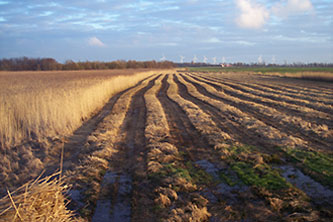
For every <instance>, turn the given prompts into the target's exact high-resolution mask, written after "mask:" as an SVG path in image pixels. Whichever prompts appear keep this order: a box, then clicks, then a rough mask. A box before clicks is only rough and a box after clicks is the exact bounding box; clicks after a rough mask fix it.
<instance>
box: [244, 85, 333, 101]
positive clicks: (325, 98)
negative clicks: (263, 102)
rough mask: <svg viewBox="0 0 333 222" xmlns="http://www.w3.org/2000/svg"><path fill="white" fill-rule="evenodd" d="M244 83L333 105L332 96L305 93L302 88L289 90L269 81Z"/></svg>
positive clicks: (252, 86)
mask: <svg viewBox="0 0 333 222" xmlns="http://www.w3.org/2000/svg"><path fill="white" fill-rule="evenodd" d="M241 84H242V85H245V86H248V87H250V88H253V89H258V90H262V91H265V92H270V93H276V94H285V95H287V96H290V97H293V98H297V99H301V100H306V101H309V102H318V101H320V102H321V103H323V104H325V105H333V102H332V96H324V95H320V93H311V94H309V93H304V92H302V91H301V90H298V91H291V90H288V88H285V87H283V86H276V85H272V84H269V83H259V84H256V83H252V84H246V83H241Z"/></svg>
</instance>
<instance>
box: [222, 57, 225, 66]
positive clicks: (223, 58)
mask: <svg viewBox="0 0 333 222" xmlns="http://www.w3.org/2000/svg"><path fill="white" fill-rule="evenodd" d="M222 63H223V64H224V63H225V57H224V56H223V57H222Z"/></svg>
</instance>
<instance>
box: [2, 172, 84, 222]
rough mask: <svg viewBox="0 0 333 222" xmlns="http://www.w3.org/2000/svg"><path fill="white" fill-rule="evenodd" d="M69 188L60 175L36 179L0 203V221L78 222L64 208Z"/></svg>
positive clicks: (77, 219)
mask: <svg viewBox="0 0 333 222" xmlns="http://www.w3.org/2000/svg"><path fill="white" fill-rule="evenodd" d="M67 190H68V187H67V186H66V185H64V183H63V180H61V175H60V172H58V173H55V174H53V175H51V176H48V177H46V178H43V179H40V178H37V179H36V180H35V181H31V182H29V183H27V184H25V185H23V186H22V187H20V188H19V189H17V190H16V191H14V192H13V193H10V192H9V191H8V196H6V197H4V198H2V199H1V200H0V221H13V222H16V221H19V222H23V221H45V222H51V221H54V222H60V221H61V222H65V221H80V219H79V218H76V219H74V213H73V212H72V211H70V210H68V209H67V207H66V205H67V203H68V201H67V198H66V195H65V194H66V191H67Z"/></svg>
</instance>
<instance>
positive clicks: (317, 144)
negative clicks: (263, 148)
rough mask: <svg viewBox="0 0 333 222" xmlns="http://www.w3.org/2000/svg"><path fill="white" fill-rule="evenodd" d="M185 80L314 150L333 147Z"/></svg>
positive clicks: (207, 94)
mask: <svg viewBox="0 0 333 222" xmlns="http://www.w3.org/2000/svg"><path fill="white" fill-rule="evenodd" d="M184 79H185V80H186V81H187V82H190V83H191V84H193V85H194V86H195V87H196V88H197V90H198V91H199V92H200V93H201V94H203V95H205V96H207V97H211V98H213V99H216V100H220V101H222V102H224V103H226V104H228V105H231V106H234V107H236V108H238V109H239V110H241V111H243V112H244V113H247V114H249V115H250V116H252V117H254V118H256V119H258V120H260V121H262V122H263V123H265V124H266V125H268V126H272V127H273V128H276V129H279V130H281V131H283V132H286V133H287V134H288V135H293V136H296V137H298V138H301V139H303V140H304V141H307V142H308V143H309V146H310V147H312V148H317V149H327V150H330V148H331V145H330V144H329V143H327V142H325V141H323V140H322V138H318V137H316V136H312V135H310V134H307V133H305V132H302V131H300V130H299V129H298V128H297V127H293V126H290V125H288V126H286V125H284V124H280V123H279V122H276V121H274V120H272V118H269V117H267V116H265V115H264V114H262V113H259V112H256V111H255V110H253V109H251V107H247V106H246V105H242V106H240V105H239V104H237V103H235V102H233V101H232V100H227V99H225V98H221V97H219V96H216V95H213V94H211V93H209V92H208V91H207V90H206V89H205V88H204V87H203V86H201V85H199V84H198V83H195V82H192V81H190V80H189V79H188V78H186V76H184Z"/></svg>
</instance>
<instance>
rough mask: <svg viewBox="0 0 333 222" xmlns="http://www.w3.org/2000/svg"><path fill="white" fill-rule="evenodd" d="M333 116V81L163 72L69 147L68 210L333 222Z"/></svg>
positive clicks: (140, 216)
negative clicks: (69, 188) (69, 200)
mask: <svg viewBox="0 0 333 222" xmlns="http://www.w3.org/2000/svg"><path fill="white" fill-rule="evenodd" d="M332 113H333V84H332V83H325V82H316V81H308V80H301V79H299V80H296V79H287V78H280V77H272V76H267V77H265V76H262V75H248V74H239V73H234V74H214V73H212V74H209V73H186V72H179V73H176V72H174V73H172V72H170V73H167V74H165V73H162V74H160V73H156V75H153V76H151V77H149V78H147V79H145V80H143V81H141V82H140V83H138V84H137V85H136V86H135V87H132V88H130V89H127V90H125V91H123V92H121V93H119V94H117V95H116V96H114V97H113V98H111V99H110V101H109V103H108V104H107V105H106V106H105V107H104V108H103V110H102V111H101V112H100V113H99V114H98V115H97V116H95V117H94V118H92V119H91V120H89V121H87V123H86V124H85V125H83V126H82V127H81V128H80V129H79V130H77V132H76V133H75V135H74V136H73V137H72V138H70V139H69V140H68V142H67V143H66V144H65V145H64V147H65V153H64V169H65V172H66V174H67V176H68V178H69V181H70V183H71V184H72V185H73V187H72V189H71V191H70V196H71V198H72V203H71V204H70V206H69V207H70V208H72V209H75V210H77V212H78V213H80V215H81V216H82V217H85V218H87V220H92V221H108V220H110V221H156V220H159V219H160V220H161V221H272V220H273V221H276V220H284V221H329V220H330V219H329V218H332V217H333V214H332V212H333V211H332V210H333V205H332V203H333V180H332V178H333V175H332V170H331V169H333V155H332V154H333V152H332V151H333V150H332V144H333V115H332ZM59 153H60V149H58V150H57V151H56V152H55V153H54V156H59Z"/></svg>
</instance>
